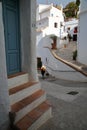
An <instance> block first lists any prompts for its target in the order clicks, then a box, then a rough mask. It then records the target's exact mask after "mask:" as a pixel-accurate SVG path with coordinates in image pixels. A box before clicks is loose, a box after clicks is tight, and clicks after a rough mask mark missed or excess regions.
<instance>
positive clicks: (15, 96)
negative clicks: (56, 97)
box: [9, 82, 41, 105]
mask: <svg viewBox="0 0 87 130" xmlns="http://www.w3.org/2000/svg"><path fill="white" fill-rule="evenodd" d="M40 88H41V87H40V83H39V82H27V83H24V84H22V85H19V86H16V87H14V88H11V89H9V95H10V104H11V105H12V104H14V103H16V102H18V101H20V100H22V99H23V98H26V97H27V96H29V95H31V94H33V93H34V92H36V91H38V90H39V89H40Z"/></svg>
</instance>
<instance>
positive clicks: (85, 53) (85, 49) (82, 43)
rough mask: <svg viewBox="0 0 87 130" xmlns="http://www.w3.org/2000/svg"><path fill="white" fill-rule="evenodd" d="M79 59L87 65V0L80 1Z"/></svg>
mask: <svg viewBox="0 0 87 130" xmlns="http://www.w3.org/2000/svg"><path fill="white" fill-rule="evenodd" d="M78 61H79V62H81V63H83V64H86V65H87V0H81V2H80V9H79V35H78Z"/></svg>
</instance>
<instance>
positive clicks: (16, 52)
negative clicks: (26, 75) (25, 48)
mask: <svg viewBox="0 0 87 130" xmlns="http://www.w3.org/2000/svg"><path fill="white" fill-rule="evenodd" d="M3 9H4V10H3V13H4V26H5V43H6V62H7V73H8V75H10V74H14V73H17V72H20V68H21V67H20V40H19V39H20V38H19V36H20V35H19V11H18V0H3Z"/></svg>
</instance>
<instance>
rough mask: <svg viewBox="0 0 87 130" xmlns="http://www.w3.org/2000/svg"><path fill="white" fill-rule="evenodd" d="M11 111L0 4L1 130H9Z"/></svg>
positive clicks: (0, 6) (0, 4)
mask: <svg viewBox="0 0 87 130" xmlns="http://www.w3.org/2000/svg"><path fill="white" fill-rule="evenodd" d="M9 111H10V102H9V93H8V81H7V70H6V56H5V39H4V26H3V18H2V3H1V2H0V130H7V127H8V125H9V122H8V121H9V118H8V113H9Z"/></svg>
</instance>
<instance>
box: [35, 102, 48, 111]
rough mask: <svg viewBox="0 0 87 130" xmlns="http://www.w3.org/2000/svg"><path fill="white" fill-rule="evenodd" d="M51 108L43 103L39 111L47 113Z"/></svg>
mask: <svg viewBox="0 0 87 130" xmlns="http://www.w3.org/2000/svg"><path fill="white" fill-rule="evenodd" d="M49 108H50V106H49V105H48V104H46V103H45V102H44V103H42V104H41V105H40V106H39V107H38V108H37V109H38V111H40V112H45V111H46V110H48V109H49Z"/></svg>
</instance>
